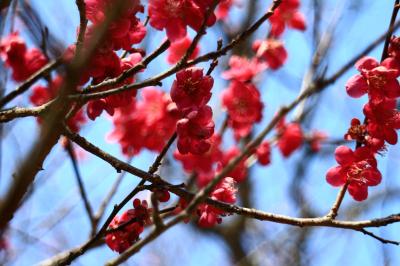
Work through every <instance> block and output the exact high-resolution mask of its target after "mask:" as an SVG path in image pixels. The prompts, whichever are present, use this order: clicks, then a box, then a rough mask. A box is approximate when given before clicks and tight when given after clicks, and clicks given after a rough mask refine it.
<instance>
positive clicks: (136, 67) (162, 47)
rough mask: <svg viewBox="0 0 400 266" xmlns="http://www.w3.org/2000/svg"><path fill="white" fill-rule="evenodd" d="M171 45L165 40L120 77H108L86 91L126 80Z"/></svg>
mask: <svg viewBox="0 0 400 266" xmlns="http://www.w3.org/2000/svg"><path fill="white" fill-rule="evenodd" d="M170 45H171V43H170V41H168V40H166V41H164V42H163V43H162V44H161V45H160V46H159V47H158V48H157V49H156V50H155V51H154V52H153V53H151V54H150V55H148V56H147V57H146V58H145V59H143V60H142V61H141V62H139V63H138V64H136V65H134V66H133V67H132V68H130V69H128V70H126V71H124V72H123V73H122V74H121V75H119V76H118V77H116V78H112V79H107V80H105V81H103V82H101V83H99V84H96V85H91V86H89V87H87V88H86V89H85V90H84V91H85V92H90V91H92V90H97V89H99V88H102V87H105V86H110V85H115V84H118V83H120V82H121V81H123V80H125V79H126V78H128V77H129V76H131V75H134V74H136V73H137V72H139V71H140V70H142V69H145V68H146V67H147V66H148V65H149V64H150V63H151V62H152V61H153V60H154V59H155V58H156V57H158V56H159V55H161V54H162V53H163V52H165V51H166V50H167V49H168V48H169V46H170Z"/></svg>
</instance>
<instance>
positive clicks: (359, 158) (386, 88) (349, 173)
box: [326, 37, 400, 201]
mask: <svg viewBox="0 0 400 266" xmlns="http://www.w3.org/2000/svg"><path fill="white" fill-rule="evenodd" d="M399 42H400V39H399V38H396V37H394V38H393V39H392V41H391V44H390V48H389V57H388V58H386V59H385V60H383V61H382V62H381V63H379V62H377V61H376V60H375V59H374V58H372V57H363V58H361V59H360V60H359V61H358V62H357V63H356V64H355V66H356V68H357V70H358V71H359V72H360V74H357V75H355V76H353V77H351V78H350V79H349V80H348V82H347V84H346V91H347V93H348V95H349V96H351V97H354V98H359V97H361V96H363V95H364V94H367V95H368V102H367V103H366V104H365V105H364V109H363V111H364V115H365V119H364V122H363V123H361V121H360V120H359V119H357V118H354V119H352V121H351V126H350V128H349V130H348V131H347V133H346V134H345V139H346V140H356V141H357V147H356V149H355V150H354V151H352V150H351V149H350V148H347V147H345V146H339V147H338V148H337V149H336V151H335V158H336V161H337V162H338V164H339V166H336V167H333V168H331V169H329V170H328V173H327V175H326V179H327V181H328V183H329V184H331V185H333V186H341V185H344V184H345V183H348V187H349V193H350V195H351V196H352V197H353V198H354V199H355V200H358V201H362V200H365V199H366V198H367V197H368V187H369V186H376V185H378V184H379V183H380V182H381V179H382V177H381V174H380V172H379V170H378V168H377V163H376V159H375V155H376V154H377V153H378V152H379V151H381V150H384V149H385V144H386V143H387V144H390V145H394V144H396V143H397V140H398V137H397V132H396V130H397V129H399V128H400V112H399V111H398V110H397V108H396V99H397V98H398V97H399V96H400V84H399V82H398V80H397V78H398V77H399V76H400V67H399V66H400V60H399V59H400V58H399V56H398V55H399V52H400V49H399V48H400V47H399V45H398V44H399Z"/></svg>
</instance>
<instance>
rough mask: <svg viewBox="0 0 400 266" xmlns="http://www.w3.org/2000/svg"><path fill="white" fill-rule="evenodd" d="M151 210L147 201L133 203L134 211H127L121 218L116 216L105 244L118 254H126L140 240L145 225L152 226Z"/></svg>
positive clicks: (137, 200)
mask: <svg viewBox="0 0 400 266" xmlns="http://www.w3.org/2000/svg"><path fill="white" fill-rule="evenodd" d="M150 214H151V209H149V208H148V205H147V202H146V201H145V200H143V201H140V200H139V199H135V200H134V201H133V209H129V210H126V211H125V212H124V213H123V214H122V215H121V216H115V217H114V219H113V220H112V221H111V223H110V225H109V226H108V229H109V230H110V229H115V231H113V232H110V233H107V235H106V237H105V242H106V244H107V245H108V247H109V248H110V249H112V250H114V251H116V252H118V253H121V252H124V251H125V250H127V249H128V248H129V247H130V246H132V244H133V243H135V242H136V241H137V240H138V239H139V235H140V234H141V233H142V232H143V230H144V227H145V225H147V224H150V223H151V221H150Z"/></svg>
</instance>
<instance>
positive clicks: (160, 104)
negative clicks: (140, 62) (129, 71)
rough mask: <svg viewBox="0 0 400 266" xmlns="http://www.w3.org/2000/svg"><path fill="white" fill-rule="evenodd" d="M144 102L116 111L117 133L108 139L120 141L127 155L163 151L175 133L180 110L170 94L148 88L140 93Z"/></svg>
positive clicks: (115, 129)
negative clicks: (143, 151)
mask: <svg viewBox="0 0 400 266" xmlns="http://www.w3.org/2000/svg"><path fill="white" fill-rule="evenodd" d="M141 96H142V99H141V100H139V101H137V102H135V101H133V102H131V103H130V104H129V105H127V106H124V107H121V108H118V109H116V112H115V114H114V116H113V117H112V121H113V124H114V130H113V131H112V132H111V134H110V135H109V139H110V140H113V141H117V142H119V144H120V146H121V149H122V152H123V153H124V154H125V155H126V156H133V155H135V154H137V153H139V152H140V151H141V149H143V148H147V149H149V150H152V151H156V152H160V151H161V150H162V149H163V147H164V146H165V143H166V142H167V141H168V139H169V138H170V137H171V136H172V134H173V133H174V131H175V124H176V121H177V118H178V116H177V113H178V112H177V110H176V106H175V104H174V103H172V101H171V99H170V97H169V95H168V94H166V93H164V92H162V91H160V90H157V89H156V88H153V87H149V88H144V89H142V90H141Z"/></svg>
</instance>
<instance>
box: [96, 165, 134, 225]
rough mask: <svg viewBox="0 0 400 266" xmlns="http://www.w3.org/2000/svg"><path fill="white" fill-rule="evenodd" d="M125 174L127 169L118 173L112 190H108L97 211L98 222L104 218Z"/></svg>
mask: <svg viewBox="0 0 400 266" xmlns="http://www.w3.org/2000/svg"><path fill="white" fill-rule="evenodd" d="M131 161H132V158H130V159H129V160H128V161H127V162H126V163H127V164H130V163H131ZM125 175H126V172H125V171H124V172H122V173H120V174H119V175H118V177H117V179H116V180H115V182H114V184H113V186H112V187H111V189H110V191H109V192H108V194H107V196H106V197H105V198H104V200H103V201H102V202H101V203H100V207H99V209H98V211H97V214H96V215H95V220H96V224H97V223H98V222H99V221H100V219H101V218H103V215H104V212H105V210H106V208H107V205H108V204H109V203H110V201H111V199H112V197H113V196H114V195H115V193H116V192H117V189H118V187H119V185H120V184H121V182H122V179H123V178H124V176H125Z"/></svg>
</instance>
